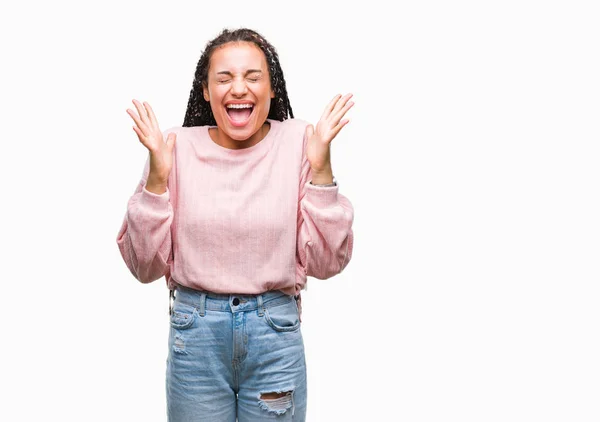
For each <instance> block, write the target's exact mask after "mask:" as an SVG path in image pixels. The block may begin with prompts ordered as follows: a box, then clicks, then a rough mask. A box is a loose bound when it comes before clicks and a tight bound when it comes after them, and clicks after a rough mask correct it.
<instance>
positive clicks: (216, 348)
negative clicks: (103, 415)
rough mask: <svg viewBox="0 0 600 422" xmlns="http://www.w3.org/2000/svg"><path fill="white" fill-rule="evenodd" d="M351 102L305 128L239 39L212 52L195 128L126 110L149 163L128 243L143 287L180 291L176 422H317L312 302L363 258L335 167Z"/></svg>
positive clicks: (170, 378) (129, 220)
mask: <svg viewBox="0 0 600 422" xmlns="http://www.w3.org/2000/svg"><path fill="white" fill-rule="evenodd" d="M350 98H351V95H345V96H341V95H336V96H335V97H334V98H333V99H332V101H331V102H330V103H329V105H327V107H326V108H325V111H324V112H323V115H322V116H321V118H320V120H319V122H318V123H317V125H316V126H315V127H313V126H312V125H310V124H308V123H306V122H304V121H302V120H299V119H294V118H293V117H294V116H293V113H292V108H291V106H290V101H289V99H288V96H287V91H286V85H285V79H284V77H283V72H282V70H281V66H280V63H279V58H278V56H277V53H276V51H275V48H273V46H272V45H271V44H270V43H269V42H267V40H265V38H264V37H263V36H261V35H260V34H259V33H257V32H255V31H252V30H249V29H237V30H234V31H230V30H224V31H222V32H221V34H219V35H218V36H217V37H216V38H215V39H214V40H212V41H210V42H209V43H208V44H207V45H206V48H205V50H204V52H203V53H202V55H201V57H200V60H199V62H198V66H197V68H196V73H195V78H194V82H193V86H192V90H191V93H190V98H189V103H188V108H187V112H186V115H185V120H184V124H183V127H177V128H172V129H169V130H167V131H165V132H164V133H163V132H161V130H160V129H159V126H158V122H157V119H156V117H155V115H154V113H153V111H152V108H151V107H150V105H149V104H148V103H143V104H142V103H140V102H139V101H136V100H134V101H133V103H134V105H135V109H136V111H133V110H129V109H128V110H127V112H128V114H129V115H130V116H131V118H132V119H133V121H134V122H135V126H133V129H134V131H135V133H136V134H137V136H138V138H139V140H140V142H141V143H142V144H143V145H144V146H145V147H146V148H147V149H148V151H149V158H148V161H147V163H146V166H145V169H144V172H143V176H142V179H141V181H140V183H139V185H138V187H137V189H136V191H135V193H134V194H133V196H132V197H131V199H130V200H129V203H128V206H127V213H126V215H125V218H124V221H123V225H122V226H121V229H120V231H119V234H118V237H117V243H118V246H119V250H120V252H121V254H122V256H123V259H124V261H125V263H126V264H127V267H128V268H129V270H130V271H131V272H132V274H133V275H134V276H135V277H136V278H137V279H138V280H139V281H141V282H143V283H148V282H152V281H154V280H157V279H159V278H161V277H163V276H164V277H165V279H166V281H167V285H168V287H169V289H170V291H171V292H175V293H174V294H173V296H174V302H173V304H172V309H171V315H170V322H171V328H170V333H169V354H168V359H167V370H166V392H167V409H168V416H169V420H170V421H186V422H189V421H232V422H233V421H235V420H236V418H237V420H239V421H240V422H244V421H265V420H271V419H272V420H294V421H303V420H304V419H305V415H306V395H307V389H306V367H305V358H304V346H303V341H302V335H301V331H300V312H301V308H300V291H301V290H302V289H303V288H304V287H305V285H306V279H307V276H312V277H315V278H318V279H327V278H329V277H332V276H334V275H336V274H338V273H340V272H341V271H342V270H343V269H344V268H345V267H346V266H347V265H348V262H349V261H350V258H351V256H352V245H353V232H352V222H353V218H354V210H353V207H352V205H351V203H350V202H349V201H348V199H347V198H346V197H344V196H343V195H341V194H340V193H339V192H338V190H339V187H338V186H337V183H336V181H335V180H334V178H333V173H332V167H331V160H330V158H331V157H330V143H331V141H332V140H333V139H334V138H335V136H336V135H337V134H338V133H339V131H340V130H341V129H342V128H343V127H344V126H345V125H346V124H347V123H348V119H345V118H344V116H345V115H346V113H347V111H348V110H349V109H350V108H351V107H352V105H353V103H352V101H350Z"/></svg>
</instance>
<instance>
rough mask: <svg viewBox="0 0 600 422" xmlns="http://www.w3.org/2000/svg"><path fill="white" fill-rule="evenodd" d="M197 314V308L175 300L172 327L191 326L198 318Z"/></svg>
mask: <svg viewBox="0 0 600 422" xmlns="http://www.w3.org/2000/svg"><path fill="white" fill-rule="evenodd" d="M196 315H197V311H196V308H194V307H192V306H189V305H185V304H182V303H178V302H175V305H174V306H173V313H172V314H171V316H170V320H171V327H173V328H177V329H178V330H185V329H186V328H190V327H191V326H192V324H193V323H194V321H195V320H196Z"/></svg>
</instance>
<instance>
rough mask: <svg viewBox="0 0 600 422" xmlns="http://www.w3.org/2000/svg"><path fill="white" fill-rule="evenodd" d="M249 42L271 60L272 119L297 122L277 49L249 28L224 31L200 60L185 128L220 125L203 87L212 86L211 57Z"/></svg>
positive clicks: (208, 47) (269, 63)
mask: <svg viewBox="0 0 600 422" xmlns="http://www.w3.org/2000/svg"><path fill="white" fill-rule="evenodd" d="M240 41H247V42H251V43H254V44H255V45H256V46H257V47H258V48H260V49H261V51H262V52H263V53H264V55H265V58H266V59H267V67H268V68H269V78H270V81H271V89H272V90H273V92H274V93H275V98H271V108H270V110H269V115H268V116H267V118H268V119H272V120H279V121H283V120H285V119H287V118H288V117H289V118H294V113H293V112H292V106H291V105H290V100H289V98H288V94H287V89H286V87H285V79H284V77H283V70H282V69H281V65H280V64H279V56H278V55H277V51H276V50H275V47H273V46H272V45H271V44H270V43H269V42H268V41H267V40H266V39H265V38H264V37H263V36H262V35H260V34H259V33H258V32H256V31H253V30H251V29H247V28H240V29H236V30H233V31H231V30H229V29H224V30H223V31H222V32H221V33H220V34H219V35H218V36H217V37H216V38H215V39H213V40H212V41H209V42H208V44H207V45H206V48H205V49H204V51H203V52H202V55H201V56H200V60H199V61H198V65H197V66H196V73H195V74H194V82H193V84H192V90H191V91H190V98H189V100H188V106H187V110H186V112H185V119H184V121H183V126H184V127H190V126H204V125H211V126H215V125H216V124H217V123H216V121H215V117H214V116H213V113H212V110H211V108H210V103H209V102H208V101H206V100H205V99H204V96H203V95H202V87H203V84H208V66H209V64H210V57H211V55H212V53H213V52H214V51H215V49H216V48H217V47H220V46H222V45H223V44H227V43H229V42H240Z"/></svg>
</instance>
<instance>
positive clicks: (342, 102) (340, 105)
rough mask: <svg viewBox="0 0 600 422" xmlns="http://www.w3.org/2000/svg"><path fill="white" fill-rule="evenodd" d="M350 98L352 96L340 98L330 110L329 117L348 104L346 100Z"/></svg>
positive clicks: (347, 95)
mask: <svg viewBox="0 0 600 422" xmlns="http://www.w3.org/2000/svg"><path fill="white" fill-rule="evenodd" d="M350 98H352V94H346V95H344V96H343V97H342V98H340V99H339V101H338V102H337V103H336V104H335V107H334V108H333V110H331V113H330V115H332V114H337V113H338V112H339V111H340V110H341V109H343V108H344V107H345V106H346V104H347V103H348V100H350Z"/></svg>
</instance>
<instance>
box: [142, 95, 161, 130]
mask: <svg viewBox="0 0 600 422" xmlns="http://www.w3.org/2000/svg"><path fill="white" fill-rule="evenodd" d="M144 107H146V112H148V117H149V118H150V123H151V124H152V127H153V128H154V129H157V130H158V120H157V119H156V116H155V115H154V110H152V107H150V104H148V103H147V102H145V101H144Z"/></svg>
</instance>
